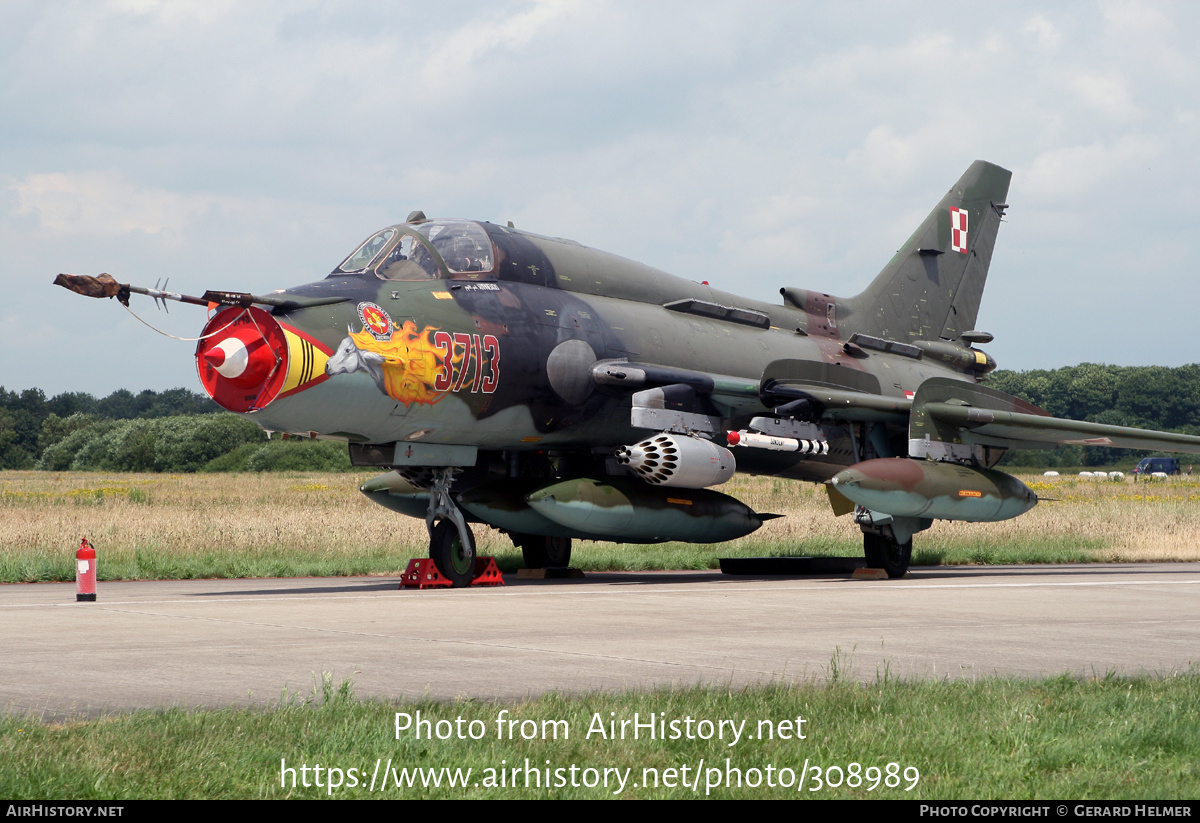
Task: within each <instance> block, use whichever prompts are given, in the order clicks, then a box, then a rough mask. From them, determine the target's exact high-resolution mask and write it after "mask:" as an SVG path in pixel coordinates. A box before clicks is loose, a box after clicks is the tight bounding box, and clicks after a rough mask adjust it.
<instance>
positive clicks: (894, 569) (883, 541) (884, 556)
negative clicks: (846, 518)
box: [863, 532, 912, 580]
mask: <svg viewBox="0 0 1200 823" xmlns="http://www.w3.org/2000/svg"><path fill="white" fill-rule="evenodd" d="M863 554H864V555H866V558H867V567H868V568H871V569H883V570H884V571H885V572H887V576H888V577H890V578H891V579H893V580H895V579H896V578H898V577H904V575H905V573H906V572H907V571H908V563H909V561H910V560H912V538H911V537H910V538H909V539H908V542H907V543H897V542H896V541H895V540H893V539H891V538H888V537H884V536H883V535H881V534H871V533H869V532H864V533H863Z"/></svg>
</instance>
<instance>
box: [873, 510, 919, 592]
mask: <svg viewBox="0 0 1200 823" xmlns="http://www.w3.org/2000/svg"><path fill="white" fill-rule="evenodd" d="M854 522H855V523H857V524H858V527H859V528H860V529H862V533H863V554H864V555H865V556H866V558H867V568H871V569H883V570H884V571H885V572H887V576H888V577H890V578H892V579H893V580H894V579H896V578H898V577H904V575H905V574H906V573H907V572H908V564H909V562H910V561H911V560H912V539H913V535H914V534H916V533H917V532H921V531H925V530H926V529H928V528H929V527H930V526H932V525H933V520H932V519H930V518H928V517H893V516H892V515H890V514H884V513H882V512H873V511H871V510H870V509H868V508H865V507H863V506H855V507H854Z"/></svg>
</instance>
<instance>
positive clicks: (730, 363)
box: [56, 161, 1200, 585]
mask: <svg viewBox="0 0 1200 823" xmlns="http://www.w3.org/2000/svg"><path fill="white" fill-rule="evenodd" d="M1010 177H1011V174H1010V172H1008V171H1006V170H1005V169H1002V168H1000V167H999V166H995V165H992V164H990V163H986V162H982V161H977V162H975V163H973V164H972V165H971V167H970V168H969V169H968V170H967V171H966V173H965V174H964V175H963V176H962V177H961V178H960V179H959V180H958V182H957V183H955V184H954V186H953V187H952V188H951V189H950V191H949V192H948V193H947V194H946V196H945V197H943V198H942V200H941V202H940V203H938V204H937V206H936V207H935V208H934V209H933V211H932V212H930V214H929V216H928V217H927V218H925V220H924V222H922V223H921V224H920V226H918V227H917V229H916V231H914V232H913V234H912V236H911V237H909V239H908V240H907V241H905V243H904V244H903V246H902V247H901V248H900V250H899V251H897V252H896V254H895V256H894V257H893V258H892V259H891V260H890V261H889V262H888V263H887V265H885V266H884V267H883V270H882V271H881V272H880V273H879V275H878V276H877V277H876V278H875V280H874V281H873V282H872V283H871V284H870V285H869V286H868V287H867V289H866V290H865V291H864V292H863V293H862V294H859V295H857V296H855V297H848V298H845V297H835V296H833V295H830V294H826V293H824V292H818V291H807V290H804V289H799V288H792V287H784V288H781V289H780V290H779V292H780V295H781V298H782V300H781V302H780V303H779V304H778V305H773V304H767V303H761V302H757V301H753V300H747V299H743V298H741V297H737V296H735V295H733V294H729V293H726V292H722V291H718V290H716V289H713V288H711V287H710V286H709V285H708V284H706V283H696V282H693V281H690V280H687V279H684V278H680V277H675V276H672V275H670V274H666V273H664V272H662V271H658V270H656V269H653V268H651V267H649V266H645V265H641V264H639V263H635V262H632V261H630V260H627V259H624V258H621V257H618V256H615V255H612V254H608V253H605V252H601V251H597V250H594V249H591V248H587V247H585V246H582V245H580V244H578V243H575V242H572V241H570V240H564V239H561V238H554V237H543V236H540V235H536V234H532V233H530V232H526V231H521V230H518V229H516V228H514V227H513V226H512V224H511V223H510V224H509V225H507V226H503V225H498V224H494V223H488V222H476V221H471V220H458V219H455V220H442V219H438V220H431V219H427V218H426V217H425V215H424V214H423V213H421V212H413V213H412V214H410V215H409V217H408V219H407V221H406V222H404V223H401V224H398V225H394V226H388V227H387V228H384V229H381V230H380V231H377V232H376V233H374V234H372V235H371V236H370V237H369V238H367V239H366V240H365V241H364V242H363V243H362V244H361V245H360V246H358V247H357V248H356V249H355V250H354V251H353V253H351V254H350V255H349V256H348V257H347V258H346V259H345V260H344V261H342V262H341V263H340V264H339V265H337V266H336V267H335V268H334V269H333V271H332V272H331V273H330V274H329V275H328V276H327V277H326V278H325V279H324V280H321V281H318V282H315V283H309V284H307V285H302V286H296V287H294V288H289V289H283V290H280V291H277V292H272V293H271V294H266V295H251V294H245V293H239V292H218V291H208V292H205V294H204V295H202V296H200V297H191V296H187V295H181V294H176V293H173V292H166V291H163V290H158V289H149V288H143V287H135V286H130V285H122V284H120V283H118V282H117V281H116V280H115V279H113V278H111V277H109V276H107V275H102V276H101V277H99V278H94V277H86V276H75V275H60V276H59V278H58V280H56V282H58V283H60V284H62V285H65V286H67V287H68V288H71V289H73V290H76V291H79V292H81V293H85V294H89V295H91V296H115V297H117V298H118V299H119V300H121V301H122V302H125V303H126V305H128V300H129V296H130V295H131V294H133V293H137V294H145V295H149V296H151V297H153V298H155V299H156V300H168V299H169V300H178V301H182V302H186V303H195V304H198V305H206V306H208V307H209V309H210V312H211V316H210V318H209V320H208V322H207V324H206V325H205V327H204V331H203V334H202V337H201V340H200V342H199V344H198V346H197V348H196V367H197V369H198V371H199V375H200V382H201V383H202V384H203V385H204V388H205V390H206V391H207V392H208V393H209V394H210V395H211V396H212V397H213V399H214V400H215V401H216V402H217V403H219V404H220V405H221V406H223V407H224V408H226V409H229V410H230V411H233V412H237V413H239V414H241V415H244V416H245V417H247V418H248V419H250V420H253V421H254V422H256V423H257V424H258V425H259V426H261V427H262V428H263V429H265V430H267V431H268V432H280V433H283V434H284V435H285V436H288V435H290V436H304V437H314V438H331V439H338V440H344V441H346V442H347V443H348V444H349V450H350V458H351V461H352V462H353V463H354V465H357V466H374V467H378V468H379V469H381V470H384V472H383V473H382V474H380V475H379V476H378V477H376V478H375V479H373V480H370V481H368V482H367V483H365V484H364V485H363V486H362V487H361V490H362V491H363V492H364V493H365V494H367V495H368V496H370V497H371V498H372V499H373V500H375V501H377V502H378V503H380V504H382V505H384V506H387V507H388V508H391V509H394V510H395V511H397V512H400V513H402V514H406V515H410V516H414V517H421V518H424V519H425V521H426V524H427V526H428V530H429V536H430V543H429V553H430V556H431V557H432V558H433V560H434V561H435V563H436V564H437V566H438V568H439V569H440V571H441V572H442V573H443V574H444V575H446V576H447V577H448V578H450V579H451V580H452V581H453V582H454V584H455V585H467V584H469V583H470V582H471V579H472V577H473V574H474V568H475V559H476V558H475V540H474V536H473V533H472V524H486V525H487V526H491V527H493V528H496V529H500V530H502V531H504V532H506V533H507V534H508V535H509V536H510V537H511V539H512V541H513V543H514V544H515V545H516V546H519V547H520V548H521V550H522V553H523V555H524V559H525V562H526V565H528V566H531V567H545V566H565V565H566V564H567V563H568V562H569V559H570V551H571V541H572V540H575V539H585V540H609V541H616V542H625V543H656V542H661V541H667V540H679V541H689V542H720V541H725V540H730V539H733V538H737V537H741V536H743V535H745V534H749V533H750V532H752V531H754V530H755V529H757V528H758V527H759V526H760V525H762V523H763V521H764V520H766V519H768V518H769V517H771V516H772V515H768V514H763V513H759V512H756V511H754V510H753V509H751V508H750V507H749V506H747V505H746V504H744V503H742V502H741V501H739V500H736V499H735V498H733V497H730V496H728V495H725V494H722V493H720V492H718V491H715V490H713V488H712V487H714V486H719V485H720V484H722V483H724V482H725V481H727V480H729V479H730V477H732V476H733V474H734V472H735V471H743V472H749V473H752V474H768V475H775V476H778V477H785V478H793V479H795V480H800V481H810V482H817V483H825V484H826V485H827V488H828V491H829V498H830V501H831V503H832V507H833V510H834V512H835V514H839V515H840V514H851V513H852V514H853V517H854V519H855V522H856V523H857V525H858V526H859V527H860V528H861V530H862V533H863V542H864V551H865V555H866V560H867V562H868V564H869V565H870V566H873V567H877V568H882V569H884V570H886V572H887V574H888V575H889V576H892V577H900V576H902V575H903V574H904V573H905V572H906V570H907V568H908V564H909V560H910V557H911V552H912V538H913V535H914V534H915V533H917V532H920V531H922V530H925V529H928V528H929V527H930V526H931V525H932V524H933V521H934V520H937V519H942V520H964V521H974V522H986V521H995V520H1003V519H1007V518H1011V517H1016V516H1018V515H1020V514H1022V513H1024V512H1026V511H1028V510H1029V509H1031V508H1032V507H1033V506H1034V505H1035V504H1036V503H1037V496H1036V495H1035V494H1034V493H1033V492H1032V491H1031V490H1030V489H1029V488H1028V487H1026V486H1025V485H1024V484H1023V483H1021V482H1020V481H1019V480H1017V479H1016V478H1014V477H1012V476H1010V475H1007V474H1005V473H1003V472H1000V471H997V470H996V469H994V468H993V467H994V466H995V464H996V462H997V461H998V460H999V459H1000V456H1001V455H1002V454H1003V452H1004V451H1005V449H1010V448H1020V449H1040V448H1053V447H1055V446H1057V445H1059V444H1062V443H1083V444H1100V445H1106V446H1117V447H1126V448H1154V449H1160V450H1164V451H1178V452H1190V453H1197V454H1200V437H1189V436H1185V435H1179V434H1170V433H1164V432H1148V431H1143V430H1137V429H1130V428H1124V427H1118V426H1109V425H1100V424H1096V423H1082V422H1075V421H1070V420H1061V419H1056V418H1053V417H1051V416H1049V415H1048V414H1047V413H1046V412H1045V411H1043V410H1041V409H1039V408H1037V407H1035V406H1032V405H1030V404H1029V403H1026V402H1024V401H1022V400H1020V399H1018V398H1015V397H1012V396H1009V395H1006V394H1003V393H1001V392H999V391H996V390H994V389H991V388H988V387H987V386H986V385H982V384H981V383H980V381H981V379H982V378H983V377H984V376H985V375H986V374H987V373H988V372H990V371H991V370H992V369H994V368H995V361H994V360H993V359H992V358H991V357H990V356H989V355H988V354H986V353H985V352H983V351H982V350H980V349H979V348H978V346H979V345H980V344H986V343H989V342H990V341H991V340H992V335H990V334H987V333H986V332H982V331H978V330H976V328H975V326H976V317H977V314H978V311H979V303H980V299H981V297H982V295H983V288H984V283H985V281H986V278H987V273H988V267H989V264H990V262H991V257H992V249H993V245H994V243H995V240H996V234H997V230H998V228H999V225H1000V223H1001V219H1002V218H1003V216H1004V214H1005V210H1006V209H1007V208H1008V206H1007V203H1006V200H1007V194H1008V186H1009V179H1010Z"/></svg>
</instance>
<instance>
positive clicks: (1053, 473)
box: [1042, 472, 1058, 477]
mask: <svg viewBox="0 0 1200 823" xmlns="http://www.w3.org/2000/svg"><path fill="white" fill-rule="evenodd" d="M1042 477H1058V472H1044V473H1043V474H1042Z"/></svg>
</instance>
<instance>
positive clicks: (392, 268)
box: [330, 220, 496, 280]
mask: <svg viewBox="0 0 1200 823" xmlns="http://www.w3.org/2000/svg"><path fill="white" fill-rule="evenodd" d="M495 267H496V250H495V248H494V247H493V246H492V241H491V240H490V239H489V238H488V236H487V232H485V231H484V230H483V227H482V226H480V225H479V224H478V223H474V222H472V221H470V220H429V221H425V222H421V223H403V224H401V225H398V226H389V227H388V228H386V229H382V230H381V231H377V232H375V234H373V235H371V236H370V237H368V238H367V239H366V241H365V242H364V243H363V244H362V245H361V246H359V247H358V248H357V249H355V250H354V253H353V254H351V255H350V256H349V257H347V258H346V259H345V260H344V261H343V262H342V264H341V265H339V266H338V267H337V268H336V269H334V270H333V271H332V272H331V273H330V277H335V276H340V275H346V274H365V273H367V272H370V273H372V274H374V275H375V276H376V277H378V278H379V279H381V280H437V279H446V278H464V277H465V278H474V277H479V276H480V275H482V274H485V273H489V272H492V271H493V270H494V269H495Z"/></svg>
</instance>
